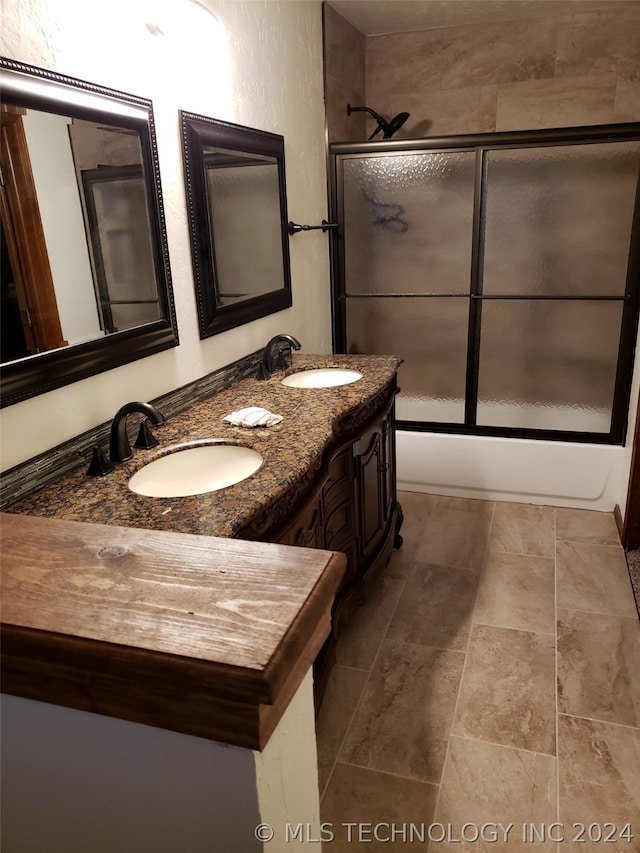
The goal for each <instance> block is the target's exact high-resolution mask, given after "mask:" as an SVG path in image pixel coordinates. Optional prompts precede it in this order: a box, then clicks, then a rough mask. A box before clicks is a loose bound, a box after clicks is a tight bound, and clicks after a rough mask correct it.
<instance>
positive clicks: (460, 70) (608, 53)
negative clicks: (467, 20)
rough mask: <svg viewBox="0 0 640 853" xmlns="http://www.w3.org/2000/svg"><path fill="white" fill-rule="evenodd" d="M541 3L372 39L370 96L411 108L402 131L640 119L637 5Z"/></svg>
mask: <svg viewBox="0 0 640 853" xmlns="http://www.w3.org/2000/svg"><path fill="white" fill-rule="evenodd" d="M506 5H507V7H508V6H509V4H506ZM514 5H517V4H514ZM539 5H540V9H541V15H542V16H541V17H538V18H533V19H528V20H512V21H509V20H505V21H504V22H501V23H489V24H481V25H477V24H473V25H460V26H451V27H442V28H439V29H429V30H421V31H420V32H412V33H399V34H393V35H380V36H369V37H367V39H366V97H367V103H368V104H372V105H373V106H374V109H375V110H377V111H378V112H380V113H381V114H382V115H384V116H392V115H395V114H396V113H397V112H399V111H400V110H408V111H409V112H410V113H411V118H410V119H409V121H408V122H407V123H406V124H405V126H404V127H403V128H401V130H400V131H399V132H398V133H397V135H396V138H400V137H416V136H439V135H447V134H457V133H481V132H490V131H494V130H496V131H500V130H528V129H532V128H543V127H567V126H572V125H592V124H605V123H609V122H628V121H638V120H640V4H639V3H637V2H617V0H611V2H609V3H606V4H600V8H602V9H603V11H595V12H594V11H585V12H583V13H578V14H572V15H556V16H554V15H553V14H552V13H553V7H554V4H553V3H540V4H539ZM579 5H580V4H578V6H579ZM583 5H584V8H585V10H592V9H593V8H594V4H593V3H584V4H583ZM595 8H599V6H598V5H596V6H595ZM548 13H551V14H548ZM505 14H506V15H508V14H509V12H508V8H507V10H506V12H505ZM372 126H373V125H372ZM335 138H336V139H337V138H338V137H335ZM362 138H363V137H360V139H362Z"/></svg>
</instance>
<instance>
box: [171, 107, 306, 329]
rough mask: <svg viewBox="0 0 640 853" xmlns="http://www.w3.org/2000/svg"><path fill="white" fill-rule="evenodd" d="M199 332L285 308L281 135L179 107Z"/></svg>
mask: <svg viewBox="0 0 640 853" xmlns="http://www.w3.org/2000/svg"><path fill="white" fill-rule="evenodd" d="M180 125H181V130H182V146H183V148H182V150H183V156H184V171H185V185H186V191H187V203H188V208H189V230H190V234H191V252H192V258H193V271H194V280H195V286H196V299H197V304H198V323H199V327H200V337H201V338H208V337H211V336H212V335H217V334H218V333H220V332H223V331H226V330H227V329H233V328H234V327H236V326H240V325H243V324H244V323H249V322H251V321H252V320H257V319H258V318H259V317H265V316H266V315H267V314H273V313H275V312H276V311H282V310H283V309H284V308H289V307H290V306H291V304H292V298H291V270H290V264H289V238H288V234H287V195H286V182H285V162H284V139H283V137H282V136H279V135H277V134H274V133H267V132H266V131H262V130H255V129H253V128H248V127H242V126H241V125H237V124H230V123H228V122H222V121H217V120H215V119H210V118H206V117H204V116H199V115H195V114H193V113H188V112H184V111H181V112H180Z"/></svg>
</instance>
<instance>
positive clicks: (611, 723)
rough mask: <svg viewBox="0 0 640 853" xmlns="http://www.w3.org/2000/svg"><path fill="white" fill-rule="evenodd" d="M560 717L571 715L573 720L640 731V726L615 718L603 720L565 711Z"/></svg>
mask: <svg viewBox="0 0 640 853" xmlns="http://www.w3.org/2000/svg"><path fill="white" fill-rule="evenodd" d="M558 717H569V718H570V719H573V720H586V721H587V722H589V723H600V724H601V725H603V726H616V727H617V728H619V729H628V730H629V731H631V732H640V726H632V725H630V724H629V723H617V722H615V721H614V720H602V719H600V717H585V715H584V714H567V713H565V712H564V711H562V712H560V713H559V714H558Z"/></svg>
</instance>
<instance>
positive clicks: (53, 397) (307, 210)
mask: <svg viewBox="0 0 640 853" xmlns="http://www.w3.org/2000/svg"><path fill="white" fill-rule="evenodd" d="M180 2H181V0H171V2H170V3H169V4H168V6H169V7H172V8H173V9H174V10H175V9H176V8H180ZM202 2H203V3H204V4H206V5H208V7H209V8H210V9H211V10H212V11H213V12H214V13H215V14H216V16H217V18H218V20H219V22H220V23H221V24H222V27H223V32H222V34H220V35H218V34H216V33H214V32H213V31H212V30H211V29H210V25H209V22H208V21H207V19H208V17H209V16H206V15H204V18H203V19H202V21H203V23H202V25H201V26H200V25H190V26H189V27H188V28H185V30H184V32H182V33H178V34H177V35H176V36H174V37H154V36H152V35H151V34H150V32H149V30H148V29H147V27H146V26H145V21H146V19H147V17H148V15H149V14H153V15H154V16H156V15H159V14H160V12H161V11H162V9H163V6H164V4H163V3H161V2H159V0H154V2H153V3H148V4H146V5H145V3H144V2H143V0H112V2H110V3H109V4H108V6H105V7H101V9H100V13H99V14H98V13H96V12H95V10H94V11H91V9H90V6H91V4H85V5H84V6H83V5H79V4H77V3H75V2H72V0H11V2H10V3H4V4H2V26H1V27H0V52H1V53H2V54H3V55H4V56H6V57H9V58H12V59H16V60H21V61H23V62H28V63H31V64H33V65H37V66H40V67H43V68H47V69H50V70H54V71H59V72H61V73H63V74H67V75H69V76H72V77H78V78H80V79H84V80H88V81H91V82H93V83H97V84H101V85H103V86H107V87H111V88H115V89H121V90H123V91H125V92H130V93H132V94H136V95H141V96H143V97H146V98H151V99H152V100H153V106H154V114H155V121H156V129H157V137H158V153H159V159H160V172H161V179H162V190H163V195H164V204H165V214H166V218H167V234H168V240H169V253H170V260H171V271H172V276H173V287H174V296H175V301H176V311H177V317H178V327H179V333H180V346H179V347H177V348H175V349H172V350H169V351H168V352H163V353H159V354H157V355H154V356H151V357H149V358H145V359H142V360H141V361H138V362H134V363H133V364H130V365H125V366H123V367H120V368H117V369H116V370H112V371H109V372H108V373H103V374H100V375H99V376H96V377H93V378H91V379H87V380H84V381H82V382H77V383H75V384H74V385H70V386H68V387H66V388H61V389H58V390H56V391H52V392H50V393H49V394H45V395H42V396H40V397H36V398H34V399H32V400H27V401H25V402H23V403H18V404H16V405H15V406H10V407H9V408H7V409H3V410H2V413H1V414H0V420H1V424H0V425H1V429H2V434H3V441H2V469H3V470H5V469H6V468H8V467H11V466H12V465H15V464H17V463H18V462H20V461H22V460H24V459H28V458H30V457H31V456H34V455H36V454H37V453H39V452H41V451H44V450H46V449H48V448H49V447H52V446H55V445H57V444H59V443H60V442H62V441H64V440H66V439H68V438H71V437H72V436H74V435H75V434H77V433H79V432H83V431H84V430H87V429H89V428H90V427H92V426H95V425H97V424H100V423H103V422H105V421H107V420H109V418H111V417H112V416H113V414H114V412H115V411H116V409H117V408H118V407H119V406H120V405H121V404H122V403H125V402H127V401H128V400H132V399H144V400H148V399H151V398H153V397H156V396H158V395H160V394H162V393H164V392H167V391H169V390H171V389H173V388H176V387H179V386H181V385H184V384H185V383H187V382H189V381H191V380H193V379H196V378H197V377H199V376H202V375H204V374H206V373H208V372H210V371H212V370H215V369H217V368H219V367H222V366H223V365H225V364H228V363H229V362H231V361H233V360H235V359H237V358H240V357H242V356H244V355H247V354H248V353H250V352H253V351H254V350H256V349H258V348H259V347H260V346H263V345H264V344H265V343H266V341H267V340H268V339H269V338H270V337H271V336H272V335H274V334H276V333H277V332H289V333H292V334H294V335H296V337H298V338H299V340H300V341H301V342H302V344H303V347H304V349H305V350H306V351H307V352H327V351H330V349H331V335H330V306H329V270H328V243H327V238H326V235H323V234H322V233H321V232H312V233H311V234H306V235H301V236H298V237H296V238H294V239H292V241H291V247H290V248H291V272H292V285H293V307H292V308H290V309H288V310H286V311H283V312H280V313H278V314H274V315H271V316H270V317H266V318H263V319H262V320H258V321H256V322H254V323H250V324H248V325H246V326H243V327H241V328H239V329H233V330H230V331H228V332H224V333H223V334H221V335H217V336H216V337H214V338H210V339H208V340H206V341H200V340H199V336H198V326H197V316H196V306H195V295H194V288H193V274H192V269H191V253H190V249H189V235H188V228H187V213H186V201H185V192H184V182H183V175H182V155H181V151H180V136H179V130H178V110H179V109H185V110H190V111H193V112H200V113H202V114H203V115H208V116H211V117H213V118H220V119H224V120H227V121H232V122H237V123H238V124H244V125H248V126H251V127H257V128H260V129H262V130H268V131H273V132H275V133H280V134H282V135H283V136H284V138H285V155H286V164H287V189H288V209H289V216H290V218H292V219H295V220H296V221H297V222H310V223H315V222H320V220H321V219H322V218H323V217H325V216H326V212H327V211H326V168H325V152H324V114H323V99H322V85H323V84H322V14H321V4H320V0H309V2H307V0H297V2H295V3H291V2H277V1H276V0H270V2H259V0H243V2H223V0H202ZM188 11H189V7H188V6H187V4H186V2H185V5H184V6H182V8H181V20H183V21H184V20H185V19H186V18H185V16H186V13H187V12H188ZM200 11H202V10H200ZM98 35H99V37H98Z"/></svg>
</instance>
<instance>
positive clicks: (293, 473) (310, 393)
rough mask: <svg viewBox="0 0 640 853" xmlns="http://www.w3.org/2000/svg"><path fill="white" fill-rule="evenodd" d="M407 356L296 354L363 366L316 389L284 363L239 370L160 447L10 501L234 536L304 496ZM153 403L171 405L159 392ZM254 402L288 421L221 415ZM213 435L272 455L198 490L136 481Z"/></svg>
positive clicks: (298, 359) (302, 365)
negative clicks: (156, 488)
mask: <svg viewBox="0 0 640 853" xmlns="http://www.w3.org/2000/svg"><path fill="white" fill-rule="evenodd" d="M400 363H401V359H399V358H396V357H394V356H359V355H307V354H302V353H294V354H293V358H292V363H291V367H290V368H289V370H287V373H292V372H295V371H299V370H305V369H310V368H320V367H329V366H337V367H344V368H349V369H354V370H358V371H359V372H360V373H362V374H363V378H362V379H361V380H359V381H358V382H354V383H352V384H349V385H343V386H341V387H338V388H325V389H323V388H321V389H313V390H310V389H298V388H288V387H286V386H284V385H282V378H283V374H282V373H281V372H279V373H276V374H274V376H273V377H272V378H271V379H269V380H268V381H258V380H256V379H255V378H253V377H250V378H245V379H241V380H240V381H237V382H234V383H233V384H231V385H230V386H229V387H226V388H223V389H222V390H220V391H219V392H217V393H215V394H214V395H213V396H211V397H208V398H206V399H203V400H200V401H198V402H196V403H195V404H194V405H193V406H190V407H189V408H187V409H185V410H183V411H180V412H179V413H177V414H175V415H173V416H171V415H169V416H168V420H167V423H166V425H165V426H163V427H157V428H154V430H153V431H154V434H155V436H156V438H157V439H158V440H159V442H160V444H159V446H158V447H156V448H153V449H152V450H136V451H134V455H133V458H132V459H130V460H128V461H126V462H123V463H121V464H119V465H117V466H116V470H115V471H114V472H113V473H111V474H108V475H107V476H105V477H87V476H86V467H83V468H82V469H79V470H76V471H74V472H72V473H71V474H69V475H67V476H64V477H62V478H60V479H59V480H57V481H55V482H53V483H50V484H48V485H46V486H44V487H43V488H42V489H40V490H38V491H36V492H34V493H33V494H31V495H29V496H28V497H26V498H24V499H22V500H19V501H17V502H15V503H13V504H11V505H10V506H9V507H7V510H8V511H9V512H12V513H24V514H26V515H36V516H45V517H49V518H57V519H61V520H67V521H83V522H92V523H94V524H109V525H119V526H123V527H135V528H146V529H152V530H164V531H172V532H176V533H190V534H203V535H207V536H224V537H233V536H234V535H236V534H237V533H238V532H239V531H240V530H241V529H242V528H243V527H246V526H247V525H249V523H250V522H251V520H252V519H254V518H256V517H258V516H259V515H260V514H263V513H264V512H265V511H267V510H268V509H269V508H270V507H273V506H274V505H275V504H277V503H278V501H281V500H283V499H286V498H287V496H290V495H291V494H292V491H293V492H298V493H300V495H301V496H302V495H303V493H304V490H305V488H306V487H307V485H310V484H311V482H312V480H313V477H314V474H315V473H316V472H319V471H320V468H321V466H322V462H323V454H324V451H325V449H326V447H327V445H328V444H329V443H330V442H331V441H332V439H334V438H336V437H339V436H340V435H341V433H344V432H345V430H346V429H348V425H349V422H350V420H351V421H353V419H354V412H358V411H360V412H362V414H363V417H364V416H366V413H367V407H368V406H370V405H371V404H372V403H373V402H374V401H375V400H376V398H377V397H378V396H379V395H380V394H381V393H383V392H384V390H385V388H387V386H389V384H390V383H391V382H392V381H393V379H394V377H395V374H396V371H397V368H398V366H399V365H400ZM153 402H154V405H156V407H157V408H159V409H160V411H163V409H162V403H161V401H157V400H156V401H153ZM246 406H262V407H264V408H265V409H268V410H269V411H271V412H274V413H275V414H280V415H282V416H283V421H282V423H280V424H278V425H276V426H273V427H269V428H258V429H246V428H245V427H235V426H233V425H231V424H229V423H226V422H225V421H224V420H223V418H224V417H225V416H226V415H228V414H230V413H231V412H233V411H236V410H238V409H241V408H244V407H246ZM163 413H164V414H165V415H167V414H168V413H167V412H166V411H165V412H163ZM129 420H131V421H132V422H133V421H135V418H134V417H131V418H130V419H129ZM212 438H217V439H220V438H222V439H224V440H225V441H226V442H228V443H231V444H242V445H245V446H247V447H251V448H253V449H254V450H257V451H258V452H259V453H260V454H261V455H262V457H263V459H264V462H263V464H262V467H261V468H260V469H259V470H258V471H257V472H256V473H255V474H253V475H252V476H251V477H249V478H248V479H246V480H243V481H242V482H241V483H238V484H236V485H234V486H230V487H228V488H226V489H224V490H222V491H217V492H211V493H209V494H204V495H197V496H193V497H183V498H149V497H143V496H140V495H136V494H134V493H133V492H131V491H130V490H129V488H128V486H127V483H128V481H129V479H130V477H131V476H132V475H133V474H134V473H135V472H136V471H137V470H139V469H140V468H141V467H142V466H144V465H145V464H147V463H148V462H150V461H151V460H153V459H156V458H158V457H159V456H161V455H163V454H164V453H166V448H167V447H170V446H173V445H176V444H179V443H181V442H186V441H195V440H202V439H212ZM289 500H290V497H289Z"/></svg>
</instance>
